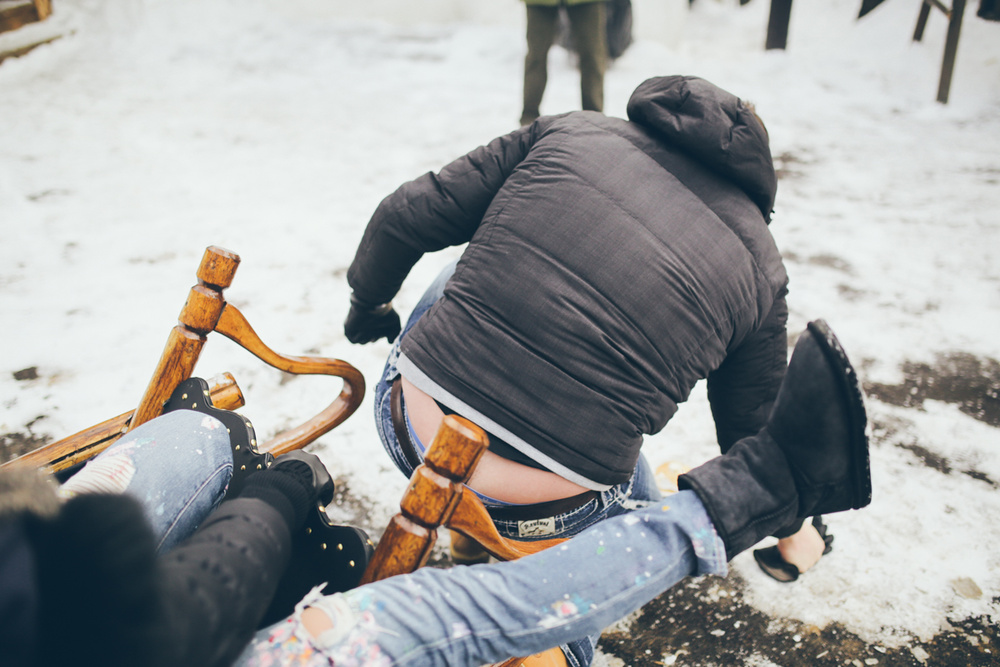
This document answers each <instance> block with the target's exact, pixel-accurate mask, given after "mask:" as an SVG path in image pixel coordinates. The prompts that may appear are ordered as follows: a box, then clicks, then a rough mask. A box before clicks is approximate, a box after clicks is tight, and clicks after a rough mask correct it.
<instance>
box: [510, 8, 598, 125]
mask: <svg viewBox="0 0 1000 667" xmlns="http://www.w3.org/2000/svg"><path fill="white" fill-rule="evenodd" d="M524 3H525V5H526V7H527V11H528V28H527V40H528V54H527V56H525V59H524V107H523V109H522V111H521V125H530V124H531V123H533V122H534V121H535V119H536V118H538V116H539V115H541V114H540V112H539V107H540V105H541V103H542V95H543V94H544V93H545V84H546V83H547V81H548V55H549V48H551V46H552V43H553V41H555V38H556V34H557V32H558V29H559V11H560V9H563V8H565V10H566V15H567V17H568V18H569V25H570V34H571V37H572V40H573V44H574V46H575V49H576V52H577V53H578V54H579V57H580V97H581V103H582V108H583V110H584V111H603V110H604V71H605V69H606V67H607V58H608V47H607V38H606V35H605V21H606V11H607V10H606V7H605V2H604V0H524Z"/></svg>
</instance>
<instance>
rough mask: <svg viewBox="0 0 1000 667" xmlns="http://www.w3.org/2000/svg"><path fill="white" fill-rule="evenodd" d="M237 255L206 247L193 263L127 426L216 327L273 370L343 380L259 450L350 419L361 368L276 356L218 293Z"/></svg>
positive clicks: (156, 408) (167, 391) (154, 409)
mask: <svg viewBox="0 0 1000 667" xmlns="http://www.w3.org/2000/svg"><path fill="white" fill-rule="evenodd" d="M239 263H240V258H239V255H237V254H235V253H233V252H230V251H228V250H225V249H223V248H219V247H218V246H209V247H208V248H206V249H205V254H204V255H203V256H202V260H201V264H200V265H199V266H198V272H197V276H198V284H197V285H195V286H194V287H192V288H191V291H190V292H189V293H188V298H187V301H186V302H185V303H184V307H183V308H182V309H181V313H180V316H179V317H178V318H177V326H175V327H174V328H173V330H172V331H171V332H170V336H169V338H168V339H167V345H166V347H165V348H164V350H163V354H162V355H161V357H160V362H159V365H158V366H157V367H156V370H155V371H154V373H153V378H152V379H151V380H150V382H149V386H148V387H147V388H146V393H145V395H144V396H143V398H142V401H140V403H139V407H138V408H137V409H136V411H135V414H134V415H133V417H132V421H131V423H130V426H129V427H130V428H134V427H136V426H138V425H139V424H142V423H145V422H147V421H149V420H150V419H153V418H154V417H158V416H159V415H161V414H162V413H163V404H164V402H166V400H167V399H168V398H169V397H170V395H171V394H172V393H173V392H174V390H175V389H176V388H177V385H179V384H180V383H181V382H183V381H184V380H186V379H188V378H189V377H191V374H192V372H193V371H194V367H195V364H196V363H197V362H198V357H199V355H200V354H201V349H202V347H203V346H204V344H205V341H206V337H207V336H208V334H209V333H211V332H212V331H218V332H219V333H221V334H222V335H224V336H226V337H227V338H229V339H230V340H232V341H233V342H235V343H236V344H237V345H240V346H242V347H243V348H245V349H246V350H247V351H248V352H250V353H251V354H253V355H254V356H255V357H257V358H258V359H260V360H261V361H263V362H264V363H266V364H268V365H269V366H273V367H274V368H277V369H279V370H283V371H286V372H288V373H295V374H308V375H333V376H336V377H339V378H342V379H343V380H344V386H343V388H342V389H341V391H340V394H339V395H338V396H337V398H336V399H334V401H333V403H331V404H330V405H329V406H328V407H327V408H326V409H325V410H323V411H322V412H320V413H319V414H318V415H316V416H315V417H313V418H312V419H309V420H308V421H306V422H305V423H303V424H301V425H300V426H298V427H295V428H293V429H289V430H288V431H285V432H284V433H281V434H279V435H278V436H276V437H275V438H273V439H272V440H269V441H268V442H266V443H264V445H263V446H262V447H261V451H262V452H270V453H271V454H273V455H274V456H278V455H280V454H284V453H285V452H289V451H291V450H293V449H299V448H301V447H304V446H305V445H307V444H309V443H310V442H312V441H313V440H315V439H316V438H318V437H320V436H321V435H323V434H324V433H327V432H328V431H330V430H331V429H333V428H334V427H335V426H337V425H338V424H340V423H342V422H343V421H344V420H345V419H347V418H348V417H350V416H351V415H352V414H353V413H354V411H355V410H357V409H358V406H359V405H360V404H361V400H362V399H363V398H364V395H365V380H364V377H363V376H362V375H361V372H360V371H358V370H357V369H356V368H354V367H353V366H351V365H350V364H349V363H347V362H346V361H340V360H337V359H327V358H325V357H290V356H285V355H282V354H278V353H277V352H275V351H274V350H272V349H271V348H269V347H268V346H267V345H265V344H264V343H263V342H262V341H261V340H260V337H259V336H258V335H257V333H256V332H255V331H254V330H253V327H251V326H250V324H249V323H248V322H247V320H246V318H245V317H244V316H243V314H242V313H240V311H239V310H238V309H237V308H236V307H235V306H233V305H231V304H228V303H226V300H225V298H224V297H223V294H222V291H223V290H224V289H226V288H227V287H229V285H231V284H232V281H233V276H234V275H235V274H236V268H237V267H238V266H239Z"/></svg>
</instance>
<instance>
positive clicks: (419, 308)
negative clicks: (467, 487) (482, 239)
mask: <svg viewBox="0 0 1000 667" xmlns="http://www.w3.org/2000/svg"><path fill="white" fill-rule="evenodd" d="M457 264H458V260H455V261H452V262H450V263H448V264H447V265H446V266H445V267H444V268H443V269H441V272H440V273H438V275H437V277H436V278H435V279H434V281H433V282H432V283H431V284H430V285H429V286H428V287H427V289H426V290H425V291H424V294H423V296H421V297H420V300H419V301H418V302H417V305H416V306H414V307H413V311H412V312H411V313H410V317H409V319H408V320H407V321H406V325H405V326H404V327H403V330H402V331H401V332H400V334H399V336H397V337H396V340H395V342H394V343H393V345H392V350H391V351H390V352H389V358H388V359H387V360H386V362H385V368H383V370H382V377H380V378H379V381H378V382H377V383H375V388H374V389H373V390H372V395H373V396H374V399H375V400H374V403H375V428H376V430H377V431H378V436H379V439H380V440H381V441H382V446H383V447H385V451H386V452H387V453H388V454H389V458H391V459H392V462H393V463H394V464H395V465H396V467H397V468H398V469H399V471H400V472H402V473H403V474H404V475H406V476H407V477H409V476H410V475H412V474H413V467H412V466H411V465H410V463H409V461H407V459H406V455H405V454H404V453H403V450H402V447H401V446H400V444H399V440H398V439H397V438H396V431H395V429H393V426H392V408H391V406H390V400H389V399H390V395H391V392H392V383H393V381H394V380H395V379H396V378H398V377H399V369H398V368H396V363H397V362H398V361H399V346H400V344H401V343H402V340H403V336H405V335H406V334H407V333H408V332H409V331H410V329H412V328H413V325H414V324H416V323H417V321H418V320H419V319H420V318H421V317H422V316H423V314H424V313H426V312H427V311H428V310H430V309H431V306H433V305H434V304H435V303H436V302H437V300H438V299H440V298H441V295H442V294H444V286H445V284H447V282H448V279H449V278H451V275H452V274H453V273H455V266H456V265H457Z"/></svg>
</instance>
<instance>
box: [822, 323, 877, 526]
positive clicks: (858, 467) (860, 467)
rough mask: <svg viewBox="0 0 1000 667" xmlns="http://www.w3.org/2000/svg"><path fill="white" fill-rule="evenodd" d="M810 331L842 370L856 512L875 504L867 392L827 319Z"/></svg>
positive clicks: (824, 351)
mask: <svg viewBox="0 0 1000 667" xmlns="http://www.w3.org/2000/svg"><path fill="white" fill-rule="evenodd" d="M806 328H807V329H808V330H809V331H810V333H812V334H813V335H814V336H815V337H816V342H817V343H818V344H819V347H820V349H821V350H822V351H823V354H824V356H826V358H827V361H828V362H829V363H830V364H831V366H833V367H834V368H839V369H841V371H842V372H841V373H838V374H837V377H838V379H839V381H840V383H841V388H842V389H843V390H844V393H845V395H846V396H847V403H848V418H849V419H850V421H851V423H850V429H849V432H850V434H851V453H852V456H851V467H852V470H851V472H852V476H853V481H854V484H853V487H852V489H851V490H852V499H851V505H852V507H853V508H854V509H861V508H862V507H865V506H867V505H868V504H869V503H871V501H872V477H871V464H870V461H869V455H868V433H867V430H866V429H867V424H868V417H867V413H866V411H865V399H864V392H863V391H862V389H861V383H860V382H859V381H858V376H857V373H855V371H854V366H852V365H851V362H850V360H849V359H848V358H847V353H846V352H845V351H844V348H843V347H842V346H841V344H840V341H839V340H837V337H836V336H835V335H834V333H833V330H831V329H830V326H829V325H828V324H827V323H826V322H825V321H823V320H814V321H812V322H810V323H809V324H808V325H806Z"/></svg>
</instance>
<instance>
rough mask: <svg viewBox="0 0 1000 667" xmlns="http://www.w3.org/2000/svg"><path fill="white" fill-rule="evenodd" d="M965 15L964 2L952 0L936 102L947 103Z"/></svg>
mask: <svg viewBox="0 0 1000 667" xmlns="http://www.w3.org/2000/svg"><path fill="white" fill-rule="evenodd" d="M964 14H965V0H953V1H952V4H951V12H950V13H949V16H948V36H947V38H946V39H945V43H944V60H943V62H942V63H941V79H940V81H939V83H938V94H937V101H938V102H940V103H941V104H947V103H948V94H949V92H950V91H951V75H952V72H954V70H955V56H956V55H958V37H959V35H960V34H961V32H962V16H963V15H964Z"/></svg>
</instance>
